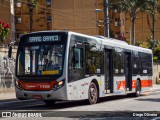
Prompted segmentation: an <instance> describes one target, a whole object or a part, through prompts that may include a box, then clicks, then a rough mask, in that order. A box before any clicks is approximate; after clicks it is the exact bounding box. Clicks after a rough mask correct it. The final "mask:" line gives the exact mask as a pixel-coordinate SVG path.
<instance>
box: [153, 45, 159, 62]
mask: <svg viewBox="0 0 160 120" xmlns="http://www.w3.org/2000/svg"><path fill="white" fill-rule="evenodd" d="M153 55H154V56H155V57H156V58H157V60H160V46H158V47H156V48H155V49H154V50H153Z"/></svg>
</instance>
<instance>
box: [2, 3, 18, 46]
mask: <svg viewBox="0 0 160 120" xmlns="http://www.w3.org/2000/svg"><path fill="white" fill-rule="evenodd" d="M0 20H2V21H4V22H5V23H9V24H10V27H11V31H10V35H9V36H8V37H7V38H6V39H5V41H4V43H2V44H5V45H7V44H9V43H10V42H11V41H14V40H15V24H14V0H0Z"/></svg>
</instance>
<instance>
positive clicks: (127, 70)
mask: <svg viewBox="0 0 160 120" xmlns="http://www.w3.org/2000/svg"><path fill="white" fill-rule="evenodd" d="M124 59H125V62H124V64H125V80H126V91H132V68H131V53H129V52H125V58H124Z"/></svg>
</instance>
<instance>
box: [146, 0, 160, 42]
mask: <svg viewBox="0 0 160 120" xmlns="http://www.w3.org/2000/svg"><path fill="white" fill-rule="evenodd" d="M159 2H160V0H147V9H146V11H147V13H148V14H147V22H148V26H149V29H150V30H151V32H152V38H153V40H154V39H155V22H156V15H157V13H160V4H159ZM149 15H150V16H151V18H152V25H151V24H150V21H149ZM151 26H152V28H151Z"/></svg>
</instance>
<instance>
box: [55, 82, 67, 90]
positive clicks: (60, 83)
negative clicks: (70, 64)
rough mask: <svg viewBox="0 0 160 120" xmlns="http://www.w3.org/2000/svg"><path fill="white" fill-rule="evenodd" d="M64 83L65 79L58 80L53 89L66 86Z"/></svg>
mask: <svg viewBox="0 0 160 120" xmlns="http://www.w3.org/2000/svg"><path fill="white" fill-rule="evenodd" d="M64 83H65V81H64V80H62V81H59V82H57V83H56V84H55V85H54V86H53V87H52V90H54V91H56V90H58V89H59V88H61V87H63V86H64Z"/></svg>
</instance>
